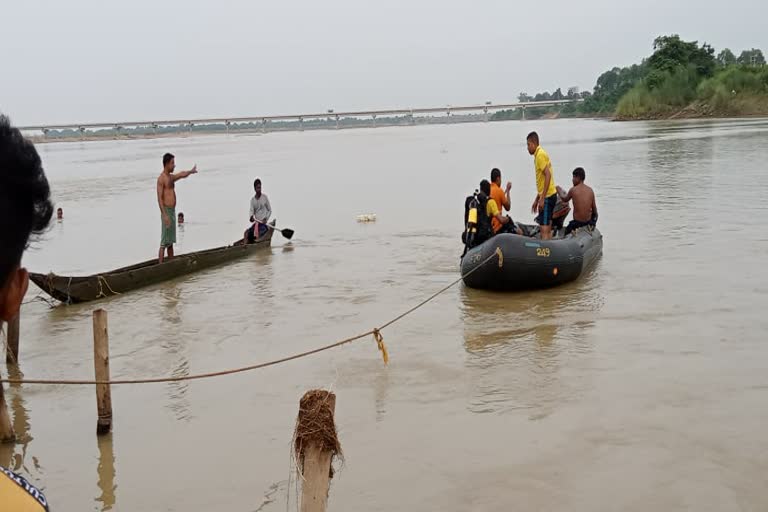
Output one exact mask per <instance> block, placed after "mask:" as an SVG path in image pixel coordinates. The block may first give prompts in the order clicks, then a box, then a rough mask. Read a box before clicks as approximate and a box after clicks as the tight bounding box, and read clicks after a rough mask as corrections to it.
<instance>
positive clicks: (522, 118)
mask: <svg viewBox="0 0 768 512" xmlns="http://www.w3.org/2000/svg"><path fill="white" fill-rule="evenodd" d="M520 119H521V120H522V121H525V105H523V114H522V117H521V118H520Z"/></svg>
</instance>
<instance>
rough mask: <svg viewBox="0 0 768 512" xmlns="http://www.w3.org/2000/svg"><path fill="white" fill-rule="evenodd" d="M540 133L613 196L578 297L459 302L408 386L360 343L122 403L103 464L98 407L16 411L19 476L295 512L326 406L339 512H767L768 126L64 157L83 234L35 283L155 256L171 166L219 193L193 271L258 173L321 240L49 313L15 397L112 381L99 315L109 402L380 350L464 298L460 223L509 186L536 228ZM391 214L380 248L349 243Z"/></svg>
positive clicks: (205, 145) (418, 346) (432, 130)
mask: <svg viewBox="0 0 768 512" xmlns="http://www.w3.org/2000/svg"><path fill="white" fill-rule="evenodd" d="M531 129H536V130H538V131H539V133H540V134H541V135H542V137H543V145H544V147H546V148H548V150H549V152H550V155H551V156H552V157H553V165H554V169H555V177H556V180H557V182H558V183H560V184H562V185H567V183H568V178H569V174H570V173H569V171H570V169H571V168H573V167H576V166H577V165H581V166H583V167H585V168H586V170H587V182H588V183H590V184H591V185H592V186H593V187H595V190H596V191H597V202H598V208H599V211H600V224H599V225H600V229H601V231H602V232H603V234H604V237H605V238H604V241H605V248H604V251H605V254H604V255H603V257H602V258H601V259H600V260H598V263H597V264H596V266H595V267H594V268H593V269H591V270H590V271H589V272H588V273H587V274H586V275H584V276H582V278H581V279H580V280H578V281H577V282H574V283H571V284H568V285H565V286H562V287H559V288H557V289H553V290H548V291H538V292H527V293H518V294H499V293H488V292H483V291H478V290H470V289H466V288H464V287H462V286H461V285H459V286H458V287H455V288H452V289H451V290H449V291H448V292H447V293H445V294H443V295H441V296H440V297H438V298H437V299H435V300H434V301H433V302H432V303H430V304H429V305H427V306H425V307H424V308H422V309H421V310H419V311H418V312H417V313H415V314H414V315H412V316H411V317H408V318H407V319H405V320H404V321H402V322H400V323H398V324H396V325H395V326H393V327H392V328H390V329H387V330H386V331H385V332H384V336H385V342H386V343H387V346H388V348H389V352H390V357H391V363H390V365H389V366H388V367H386V368H385V367H384V366H383V365H382V362H381V358H380V357H381V356H380V355H379V353H378V351H377V349H376V345H375V343H373V341H372V340H364V341H362V342H360V343H359V344H354V345H350V346H347V347H344V348H342V349H339V350H337V351H333V352H329V353H326V354H322V355H318V356H316V357H314V358H311V359H305V360H301V361H296V362H293V363H290V364H287V365H283V366H280V367H276V368H272V369H269V370H266V371H263V372H254V373H249V374H244V375H239V376H233V377H227V378H223V379H217V380H215V381H205V382H188V383H169V384H162V385H157V386H144V387H117V389H114V390H113V403H114V409H115V432H114V434H112V435H110V436H107V437H105V438H100V439H98V440H97V441H96V443H94V438H93V432H92V430H93V425H92V423H93V421H95V418H94V416H95V413H94V407H93V396H92V395H93V390H91V389H85V388H78V389H73V388H66V389H65V388H63V387H36V386H24V387H23V389H21V388H15V387H11V388H10V389H9V390H8V393H7V399H8V401H9V405H10V407H11V410H12V414H13V415H14V421H15V426H16V430H17V433H18V434H19V439H20V442H19V443H18V444H16V445H15V446H14V445H11V446H9V447H8V446H6V447H0V464H5V463H9V465H10V466H11V467H12V468H15V469H18V470H20V471H21V472H22V473H23V474H25V476H28V477H30V478H31V479H32V480H33V481H34V482H35V483H37V484H39V485H40V486H41V487H43V488H44V489H45V491H46V494H47V495H48V496H49V497H50V498H51V499H52V502H53V503H54V507H55V508H56V509H62V510H84V509H88V508H89V507H93V505H94V502H95V507H96V508H98V509H103V510H106V509H109V508H110V507H114V508H115V509H117V510H120V509H125V510H149V509H158V508H162V509H167V510H208V509H216V508H220V507H221V505H222V504H223V503H227V506H229V507H230V508H232V509H233V510H254V509H256V508H258V509H260V510H261V509H263V510H271V509H273V508H274V509H277V508H278V507H284V506H285V491H286V489H285V484H284V482H285V475H286V471H287V470H288V457H287V454H288V451H289V450H288V443H289V442H290V434H291V431H292V426H293V421H294V419H295V414H296V412H297V403H298V399H299V397H300V396H301V393H303V391H305V390H306V389H308V388H310V387H316V386H323V387H329V386H330V387H333V389H335V390H336V392H337V394H338V396H339V399H338V402H337V417H338V423H339V425H340V428H341V436H342V444H343V445H344V449H345V452H346V454H347V465H346V469H345V471H343V472H342V473H341V474H340V476H339V477H338V479H337V480H335V481H334V485H333V488H332V490H331V494H332V500H333V502H334V506H336V507H338V508H339V509H340V510H363V509H366V510H391V509H413V510H425V509H434V508H441V509H445V510H470V509H473V508H477V507H478V506H481V505H483V506H485V505H487V506H486V509H509V508H514V507H516V506H519V504H520V503H526V504H527V505H530V506H531V508H539V509H560V510H566V509H567V510H595V509H600V508H604V507H605V503H606V502H610V503H615V504H617V507H616V508H623V507H622V506H621V505H622V504H627V503H630V502H636V503H643V504H658V507H654V508H660V509H674V508H685V507H680V506H678V505H679V504H680V503H682V502H681V501H680V500H681V499H682V498H681V496H683V497H684V498H685V500H687V501H685V500H684V501H685V503H689V504H692V506H693V505H699V507H698V508H699V509H705V508H707V507H708V506H710V504H711V503H719V504H721V505H723V507H720V509H727V508H729V507H730V508H733V504H734V503H738V502H739V500H738V499H736V498H726V499H725V500H724V501H720V502H718V501H717V500H716V499H713V498H712V495H711V494H707V492H710V493H719V494H718V496H721V497H722V496H731V495H730V494H729V492H730V491H728V489H732V488H739V489H740V495H741V496H742V498H741V499H742V502H743V503H747V504H750V505H755V504H760V503H765V501H764V499H763V498H764V495H763V492H764V489H765V485H764V484H765V481H764V478H763V477H761V476H756V475H765V474H768V467H766V465H765V461H763V460H762V459H758V458H755V457H754V456H753V455H750V453H751V454H754V453H761V452H764V451H765V450H767V449H768V445H766V442H765V436H764V435H762V431H763V430H764V425H765V422H766V421H768V417H766V415H765V412H764V411H765V407H762V404H763V403H764V398H765V397H764V391H765V389H766V379H765V372H764V364H763V363H762V361H764V360H765V348H764V343H763V338H764V332H765V331H766V330H768V323H767V321H766V319H765V315H764V311H763V310H764V308H765V303H766V302H765V301H766V293H768V287H766V285H765V283H764V282H765V279H764V275H765V272H764V271H763V268H762V259H761V258H762V256H763V255H765V254H767V253H768V237H766V235H765V234H764V229H763V228H762V223H763V220H764V215H765V213H766V209H768V207H766V204H768V203H766V202H765V200H764V198H763V197H762V195H763V192H762V191H763V189H764V187H761V186H760V184H761V183H762V182H763V181H764V177H765V172H766V169H765V162H766V161H768V147H766V143H765V141H766V140H767V139H766V132H768V123H767V122H766V121H763V120H746V121H692V122H688V121H686V122H660V123H609V122H594V121H578V120H567V121H566V120H564V121H553V122H547V123H543V122H542V123H532V122H524V123H488V124H473V125H456V126H430V127H417V128H412V129H411V128H382V129H376V130H354V131H340V132H305V133H275V134H269V135H267V136H259V135H248V136H231V137H226V136H216V137H191V138H186V139H163V140H137V141H116V142H99V143H87V144H80V143H77V144H65V143H62V144H50V145H41V146H40V150H41V154H42V156H43V160H44V163H45V166H46V169H47V172H48V174H49V176H50V179H51V183H52V186H53V194H54V198H55V200H56V201H57V203H58V204H59V205H61V206H63V207H64V211H65V220H64V222H63V223H58V224H55V225H54V226H53V228H52V229H51V231H49V232H48V233H46V235H45V236H44V237H43V239H42V240H41V242H40V243H39V244H36V245H33V247H32V248H31V250H30V251H29V252H28V253H27V255H26V256H25V265H26V266H28V267H29V268H30V269H32V270H34V271H43V272H45V271H48V270H54V271H57V272H58V273H63V274H67V273H92V272H101V271H105V270H108V269H110V268H116V267H119V266H122V265H126V264H130V263H134V262H136V261H141V260H144V259H147V258H150V257H153V255H154V254H156V244H157V237H158V236H159V233H158V231H159V229H158V228H159V226H158V222H159V221H158V219H157V218H156V217H157V211H156V210H157V207H156V203H155V197H154V180H155V177H156V173H159V171H160V165H159V160H160V157H161V156H162V154H163V153H164V152H165V151H167V150H171V149H172V150H173V152H174V153H175V154H176V155H177V161H178V167H179V168H180V169H182V168H187V167H190V166H191V165H192V164H193V163H197V164H198V166H199V168H200V170H201V172H200V174H198V175H195V176H193V177H191V178H190V179H188V180H184V181H183V182H180V183H179V185H178V187H177V190H178V194H179V208H178V210H179V211H184V212H185V216H186V218H187V224H186V225H185V226H184V229H183V230H180V231H179V245H178V248H177V250H178V251H179V252H188V251H193V250H197V249H203V248H208V247H213V246H219V245H223V244H226V243H229V242H231V241H232V240H234V239H236V238H238V237H239V236H240V235H239V234H240V233H242V230H243V229H244V226H245V223H247V218H246V217H247V207H248V200H249V197H250V195H251V193H252V192H251V190H252V189H251V186H252V185H251V183H252V181H253V178H254V177H255V176H256V175H258V176H259V177H261V178H262V179H263V180H264V183H265V191H266V193H267V194H269V196H270V200H271V202H272V205H273V208H274V209H275V213H276V216H277V218H278V222H279V225H281V226H285V227H292V228H294V229H296V232H297V234H296V237H295V238H294V239H293V241H291V242H286V241H285V240H283V239H282V238H281V237H280V236H279V234H275V238H274V239H273V242H274V246H273V248H272V249H271V250H270V251H265V252H263V253H261V254H258V255H255V256H254V257H253V258H249V259H248V260H244V261H239V262H236V263H233V264H231V265H227V266H226V267H222V268H216V269H210V270H206V271H204V272H200V273H198V274H194V275H191V276H187V277H185V278H182V279H178V280H174V281H171V282H168V283H165V284H163V285H159V286H153V287H148V288H145V289H142V290H137V291H135V292H133V293H129V294H124V295H121V296H117V297H112V298H109V299H106V300H103V301H101V302H99V303H98V304H86V305H75V306H69V307H57V308H53V309H49V308H47V307H46V306H45V305H44V304H42V303H38V302H34V303H32V304H30V305H29V306H25V309H24V316H23V318H22V340H23V341H22V344H21V347H22V348H21V352H22V364H21V370H22V371H23V372H24V375H27V376H29V377H51V378H70V377H88V376H89V375H91V372H92V371H93V370H92V363H91V360H90V354H91V353H92V342H91V339H92V332H91V314H92V310H93V309H94V308H95V307H104V308H105V309H107V310H108V312H109V328H110V340H111V344H110V356H111V357H110V359H111V365H112V376H113V377H115V378H119V377H137V376H148V377H154V376H161V375H174V376H182V375H188V374H191V373H199V372H203V371H212V370H220V369H225V368H232V367H238V366H242V365H245V364H251V363H256V362H263V361H266V360H269V359H272V358H276V357H282V356H284V355H287V354H291V353H296V352H299V351H303V350H306V349H308V348H314V347H316V346H319V345H321V344H326V343H330V342H332V341H335V340H337V339H339V338H342V337H347V336H349V335H352V334H356V333H358V332H365V331H367V330H369V329H370V328H372V327H374V326H376V325H381V323H382V322H384V321H386V320H389V319H390V318H393V317H394V316H396V315H397V314H399V313H401V312H403V311H404V310H406V309H407V308H409V307H411V306H412V305H413V304H415V303H417V302H419V301H420V300H422V299H424V298H426V297H427V296H429V295H430V294H431V293H433V292H435V291H437V290H438V289H440V288H442V287H443V286H445V285H447V284H448V283H450V282H451V281H453V280H454V279H456V278H457V277H458V263H459V255H460V254H461V247H460V246H459V244H460V231H461V222H462V215H463V200H464V197H465V196H466V195H467V194H469V193H471V192H472V191H473V190H474V189H475V188H476V187H477V183H478V182H479V180H480V179H481V178H483V177H486V174H487V173H488V171H489V170H490V168H491V167H494V166H498V167H500V168H501V169H502V171H503V173H504V180H505V181H506V180H508V179H509V180H511V181H512V183H513V190H512V204H513V210H512V216H513V217H514V218H515V220H519V221H522V222H529V221H530V213H529V212H528V211H527V206H528V205H529V204H530V200H531V197H530V196H531V194H532V192H533V190H534V178H533V171H532V164H531V161H530V156H529V155H528V154H527V153H526V151H525V146H524V138H525V134H526V133H527V132H528V131H530V130H531ZM368 212H373V213H376V214H377V216H378V220H377V222H376V223H372V224H358V223H356V222H355V220H354V218H355V216H356V215H358V214H360V213H368ZM243 219H245V221H246V222H243ZM763 259H764V258H763ZM35 293H37V290H31V291H30V297H29V298H31V296H33V295H34V294H35ZM14 372H19V370H18V369H10V371H9V373H10V374H11V376H13V375H15V373H14ZM744 446H749V447H750V449H749V450H748V451H747V450H745V449H744ZM747 452H749V453H747ZM628 460H629V461H633V463H632V464H631V465H627V463H626V462H627V461H628ZM726 467H727V468H729V469H728V471H725V470H724V469H717V468H726ZM211 468H215V469H217V471H211ZM438 468H439V469H438ZM219 470H221V471H219ZM169 475H172V476H171V477H169ZM750 475H751V476H750ZM598 480H599V483H597V481H598ZM158 481H162V482H163V485H157V482H158ZM275 482H281V483H280V484H274V483H275ZM628 482H631V483H632V485H631V486H630V485H629V484H628ZM638 482H640V484H641V485H639V486H638V485H637V483H638ZM668 482H677V484H675V485H667V484H668ZM272 485H276V486H277V487H279V489H280V490H279V491H278V492H277V494H274V489H275V488H274V487H272V488H270V486H272ZM281 486H282V487H281ZM630 487H631V488H630ZM640 487H642V488H648V489H650V490H649V491H648V492H644V491H638V490H637V489H638V488H640ZM254 489H257V490H258V491H257V492H256V493H254ZM262 489H263V490H265V492H267V494H268V496H267V497H266V498H265V499H264V500H263V502H262V500H261V499H254V495H259V496H260V493H261V490H262ZM392 489H397V492H394V493H393V492H392ZM681 489H685V490H686V491H685V492H684V491H681ZM689 491H690V492H689ZM606 492H608V493H609V494H610V499H609V500H608V501H606V496H605V494H606ZM651 492H652V493H653V494H652V495H651V494H648V493H651ZM270 493H272V494H270ZM88 496H91V497H90V498H89V497H88ZM273 498H274V500H275V503H272V499H273ZM633 500H634V501H633ZM259 503H261V505H259ZM630 508H631V507H630ZM758 508H759V507H758Z"/></svg>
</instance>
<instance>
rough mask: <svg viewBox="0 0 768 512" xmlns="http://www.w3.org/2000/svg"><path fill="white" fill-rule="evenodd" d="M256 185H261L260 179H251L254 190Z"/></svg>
mask: <svg viewBox="0 0 768 512" xmlns="http://www.w3.org/2000/svg"><path fill="white" fill-rule="evenodd" d="M256 185H261V180H260V179H259V178H256V179H255V180H253V190H256Z"/></svg>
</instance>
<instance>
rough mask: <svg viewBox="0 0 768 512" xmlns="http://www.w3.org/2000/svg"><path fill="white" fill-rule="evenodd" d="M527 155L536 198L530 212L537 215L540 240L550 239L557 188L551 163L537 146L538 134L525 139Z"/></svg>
mask: <svg viewBox="0 0 768 512" xmlns="http://www.w3.org/2000/svg"><path fill="white" fill-rule="evenodd" d="M526 141H527V143H528V153H530V154H531V155H533V162H534V168H535V170H536V191H537V193H536V198H535V199H534V200H533V205H532V206H531V212H533V213H538V214H539V215H538V217H536V223H537V224H538V225H539V226H540V228H541V239H542V240H549V239H551V238H552V213H553V212H554V211H555V205H556V204H557V186H556V185H555V177H554V175H553V174H552V162H550V160H549V155H548V154H547V152H546V151H544V148H542V147H541V146H539V134H537V133H536V132H531V133H529V134H528V137H526Z"/></svg>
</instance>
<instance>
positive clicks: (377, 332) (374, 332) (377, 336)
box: [0, 249, 502, 386]
mask: <svg viewBox="0 0 768 512" xmlns="http://www.w3.org/2000/svg"><path fill="white" fill-rule="evenodd" d="M501 257H502V255H501V251H500V250H498V249H497V250H496V251H494V252H493V253H492V254H491V255H490V256H488V257H487V258H486V259H485V260H483V261H481V262H480V263H478V264H477V266H476V267H475V268H473V269H472V270H470V271H469V272H467V273H466V274H463V275H462V276H461V277H459V278H458V279H456V280H455V281H453V282H451V283H450V284H448V285H446V286H444V287H443V288H441V289H440V290H438V291H437V292H435V293H433V294H432V295H430V296H429V297H427V298H426V299H424V300H423V301H421V302H419V303H418V304H416V305H415V306H413V307H412V308H410V309H408V310H407V311H405V312H404V313H402V314H400V315H398V316H396V317H395V318H393V319H392V320H389V321H388V322H385V323H384V324H382V325H381V326H380V327H377V328H373V329H371V330H369V331H366V332H364V333H361V334H357V335H355V336H352V337H349V338H346V339H343V340H339V341H337V342H335V343H331V344H329V345H324V346H322V347H318V348H315V349H312V350H307V351H305V352H301V353H298V354H294V355H291V356H286V357H282V358H280V359H274V360H272V361H267V362H265V363H258V364H252V365H249V366H243V367H240V368H233V369H230V370H221V371H218V372H209V373H198V374H195V375H184V376H178V377H156V378H144V379H115V380H108V381H101V380H93V379H79V380H57V379H0V383H7V384H49V385H62V386H65V385H74V386H78V385H91V386H93V385H96V384H110V385H111V384H159V383H164V382H182V381H189V380H201V379H210V378H213V377H222V376H224V375H234V374H236V373H243V372H249V371H252V370H260V369H262V368H267V367H269V366H275V365H277V364H281V363H286V362H288V361H293V360H295V359H300V358H302V357H307V356H311V355H313V354H317V353H320V352H324V351H326V350H330V349H332V348H336V347H340V346H342V345H346V344H348V343H352V342H354V341H358V340H361V339H363V338H367V337H368V336H373V337H374V340H375V341H376V344H377V346H378V349H379V350H380V351H381V353H382V357H383V358H384V364H387V362H388V361H389V355H388V353H387V348H386V346H385V345H384V337H383V336H382V334H381V331H382V330H384V329H386V328H387V327H390V326H392V325H393V324H395V323H396V322H399V321H400V320H402V319H403V318H405V317H406V316H408V315H410V314H412V313H414V312H415V311H416V310H418V309H419V308H422V307H423V306H425V305H427V304H428V303H429V302H431V301H433V300H434V299H436V298H437V297H439V296H440V295H442V294H443V293H445V292H446V291H448V290H449V289H451V288H452V287H454V286H456V285H457V284H458V283H460V282H461V281H462V279H464V278H465V277H467V276H469V275H471V274H473V273H474V272H476V271H477V270H479V269H480V268H482V267H483V266H484V265H485V264H486V263H488V262H489V261H491V260H492V259H494V258H499V261H500V262H501Z"/></svg>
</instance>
